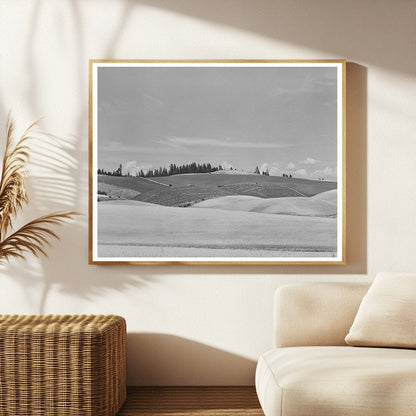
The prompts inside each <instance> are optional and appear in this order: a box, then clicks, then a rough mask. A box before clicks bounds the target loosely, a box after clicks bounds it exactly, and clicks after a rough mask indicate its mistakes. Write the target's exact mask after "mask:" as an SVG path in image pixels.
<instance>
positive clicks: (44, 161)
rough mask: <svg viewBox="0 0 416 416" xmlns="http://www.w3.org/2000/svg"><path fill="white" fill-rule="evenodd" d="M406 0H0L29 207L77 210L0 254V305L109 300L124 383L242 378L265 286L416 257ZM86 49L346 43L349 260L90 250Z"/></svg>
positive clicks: (205, 53)
mask: <svg viewBox="0 0 416 416" xmlns="http://www.w3.org/2000/svg"><path fill="white" fill-rule="evenodd" d="M415 11H416V2H415V1H414V0H395V1H392V0H389V1H387V0H379V1H372V0H360V1H359V0H350V1H342V0H256V1H249V0H209V1H208V0H187V1H185V0H165V1H162V0H147V1H146V0H143V1H139V0H137V1H134V0H100V1H99V0H83V1H81V0H78V1H76V0H73V1H70V0H42V1H41V0H2V1H1V2H0V124H1V128H2V129H3V128H4V125H5V120H6V115H7V112H8V111H9V109H10V108H12V109H13V114H14V115H15V117H16V118H17V121H18V125H19V127H20V128H23V127H25V125H26V124H28V123H30V122H32V121H33V120H35V119H37V118H39V117H42V116H43V117H44V119H43V120H42V123H41V125H42V127H43V129H44V130H45V131H47V132H48V133H50V135H48V136H46V135H43V136H42V137H41V138H40V139H39V140H38V141H37V142H33V143H32V148H33V155H32V164H31V172H30V196H31V205H30V207H29V209H28V210H26V211H25V214H24V218H23V219H25V220H28V219H30V218H32V217H33V216H35V215H39V214H41V213H46V212H49V211H52V210H56V209H75V210H77V211H80V212H82V213H84V214H85V215H84V216H83V217H81V218H79V219H77V221H76V222H75V223H73V224H71V225H70V226H66V227H65V228H62V229H61V230H60V233H61V236H62V240H61V243H59V244H58V243H57V244H54V245H53V247H51V249H50V250H49V259H41V260H37V259H34V258H29V260H28V262H27V263H24V262H17V261H13V262H12V263H11V264H10V265H9V266H7V267H4V268H2V269H1V270H0V274H1V285H0V296H1V298H0V305H1V306H0V311H1V312H2V313H116V314H120V315H122V316H124V317H126V319H127V322H128V331H129V340H128V343H129V347H128V377H129V383H130V384H150V385H155V384H161V385H163V384H181V385H184V384H252V383H253V372H254V366H255V361H256V359H257V357H258V355H259V354H260V353H261V352H262V351H264V350H266V349H268V348H269V347H270V346H271V338H272V337H271V327H272V322H271V316H272V313H271V312H272V294H273V291H274V289H275V288H276V287H278V286H279V285H282V284H286V283H290V282H300V281H309V282H313V281H365V280H371V279H373V278H374V276H375V274H376V273H377V272H378V271H381V270H383V271H396V270H403V271H415V270H416V256H415V254H414V253H415V252H416V215H415V214H416V185H415V184H416V168H415V155H416V136H415V131H416V100H415V97H416V76H415V74H416V53H415V47H416V45H415V39H416V26H415V24H414V22H415V18H416V12H415ZM89 58H186V59H192V58H265V59H272V58H308V59H313V58H346V59H347V60H348V62H349V64H348V67H347V79H348V108H347V111H348V123H347V130H348V134H347V136H348V137H347V140H348V153H347V169H348V204H347V205H348V207H347V208H348V216H347V220H348V227H347V233H348V234H347V239H348V244H347V250H348V264H347V265H346V266H344V267H343V266H331V267H322V266H308V267H297V266H291V267H289V266H286V267H279V266H267V267H259V266H257V267H246V266H244V267H243V266H238V267H231V266H212V267H207V266H204V267H195V266H188V267H185V266H160V267H136V266H89V265H88V264H87V250H88V248H87V240H88V230H87V221H88V217H87V209H88V182H87V178H88V115H87V114H88V78H87V75H88V59H89Z"/></svg>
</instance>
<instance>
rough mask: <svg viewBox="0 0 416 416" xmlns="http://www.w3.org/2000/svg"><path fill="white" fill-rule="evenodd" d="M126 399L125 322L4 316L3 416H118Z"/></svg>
mask: <svg viewBox="0 0 416 416" xmlns="http://www.w3.org/2000/svg"><path fill="white" fill-rule="evenodd" d="M125 399H126V323H125V320H124V319H123V318H121V317H119V316H114V315H62V316H60V315H44V316H22V315H0V415H8V416H11V415H13V416H20V415H22V416H23V415H24V416H30V415H36V416H58V415H59V416H61V415H62V416H63V415H68V416H84V415H85V416H114V415H115V414H116V413H117V412H118V410H119V409H120V407H121V406H122V404H123V403H124V401H125Z"/></svg>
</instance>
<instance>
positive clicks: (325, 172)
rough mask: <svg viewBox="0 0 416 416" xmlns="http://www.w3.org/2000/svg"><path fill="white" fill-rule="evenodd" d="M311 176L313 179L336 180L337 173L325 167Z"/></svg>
mask: <svg viewBox="0 0 416 416" xmlns="http://www.w3.org/2000/svg"><path fill="white" fill-rule="evenodd" d="M311 176H312V177H313V178H322V179H336V178H337V173H336V171H335V170H334V169H332V168H330V167H329V166H327V167H325V168H324V169H318V170H315V172H313V173H312V174H311Z"/></svg>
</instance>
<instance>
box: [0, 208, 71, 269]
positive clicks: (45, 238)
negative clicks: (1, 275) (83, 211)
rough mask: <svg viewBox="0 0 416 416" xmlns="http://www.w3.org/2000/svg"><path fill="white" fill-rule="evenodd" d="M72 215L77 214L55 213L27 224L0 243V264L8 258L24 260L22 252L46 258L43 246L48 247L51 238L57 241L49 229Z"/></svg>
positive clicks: (69, 212)
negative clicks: (41, 255)
mask: <svg viewBox="0 0 416 416" xmlns="http://www.w3.org/2000/svg"><path fill="white" fill-rule="evenodd" d="M74 215H77V213H76V212H72V211H68V212H55V213H53V214H49V215H44V216H42V217H39V218H36V219H35V220H33V221H30V222H28V223H27V224H25V225H24V226H23V227H21V228H19V229H18V230H17V231H15V232H14V233H13V234H11V235H10V236H8V237H7V238H6V239H5V240H3V241H2V242H0V264H2V263H5V262H6V261H8V260H9V258H10V257H18V258H24V256H23V253H24V252H31V253H32V254H34V255H35V256H36V255H39V254H43V255H44V256H47V254H46V252H45V246H47V245H50V241H49V239H50V238H51V237H53V238H56V239H58V240H59V237H58V235H57V234H56V233H55V232H54V231H52V230H51V229H50V228H49V227H50V226H51V225H60V224H62V222H63V221H65V220H67V219H69V218H71V217H72V216H74Z"/></svg>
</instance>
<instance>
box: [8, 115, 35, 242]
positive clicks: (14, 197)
mask: <svg viewBox="0 0 416 416" xmlns="http://www.w3.org/2000/svg"><path fill="white" fill-rule="evenodd" d="M36 124H37V121H36V122H34V123H33V124H31V125H30V126H29V127H28V128H27V129H26V131H25V132H24V133H23V135H22V136H21V137H20V139H19V140H18V141H17V143H16V144H15V145H14V146H13V134H14V130H15V125H14V122H13V120H12V119H11V118H10V117H9V120H8V124H7V136H6V148H5V151H4V156H3V164H2V172H1V179H0V236H4V235H5V234H6V233H7V231H8V230H9V229H10V228H11V226H12V218H13V217H15V216H16V214H17V212H18V211H19V210H20V209H21V208H22V207H23V204H25V203H27V202H28V197H27V193H26V188H25V179H26V176H27V173H26V169H25V164H26V162H27V161H28V159H29V148H28V146H27V145H26V140H28V139H29V138H30V132H31V130H32V128H33V127H34V126H35V125H36Z"/></svg>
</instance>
